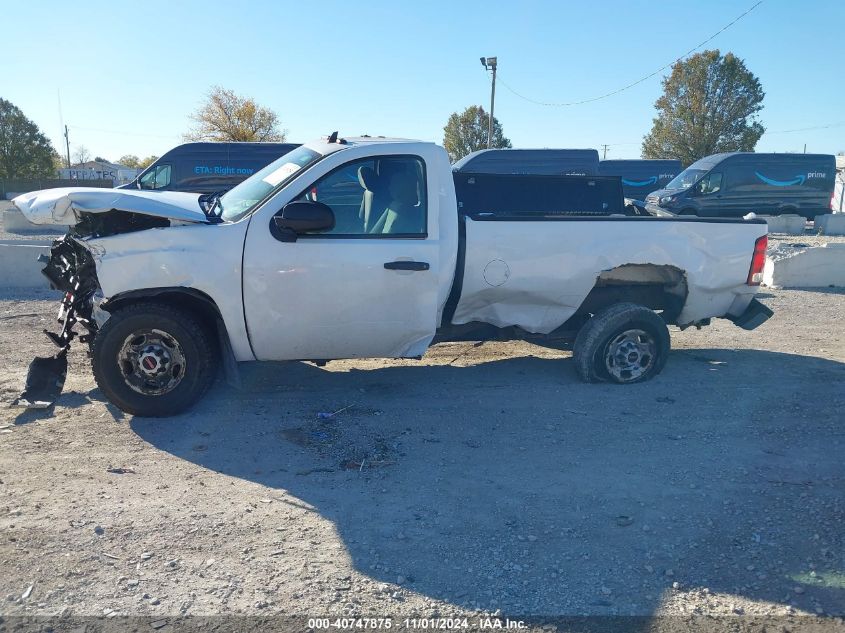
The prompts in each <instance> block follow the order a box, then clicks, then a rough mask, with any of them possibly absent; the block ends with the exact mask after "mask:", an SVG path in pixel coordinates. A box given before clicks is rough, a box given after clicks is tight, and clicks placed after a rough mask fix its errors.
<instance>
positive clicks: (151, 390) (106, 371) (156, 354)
mask: <svg viewBox="0 0 845 633" xmlns="http://www.w3.org/2000/svg"><path fill="white" fill-rule="evenodd" d="M214 359H215V355H214V338H213V335H212V332H210V331H209V329H208V328H207V327H205V325H204V324H203V323H201V322H200V321H198V320H197V319H196V317H194V316H193V315H192V314H190V313H189V312H185V311H183V310H179V309H176V308H173V307H170V306H167V305H165V304H161V303H138V304H134V305H130V306H127V307H125V308H121V309H119V310H116V311H115V312H114V313H113V314H112V315H111V316H110V317H109V319H108V320H107V321H106V322H105V324H104V325H103V327H102V328H100V330H99V331H98V332H97V336H96V338H95V339H94V345H93V350H92V364H93V369H94V379H95V380H96V381H97V386H99V387H100V390H101V391H102V392H103V393H104V394H105V396H106V397H107V398H108V399H109V400H110V401H111V402H113V403H114V404H115V405H117V406H118V407H119V408H120V409H122V410H123V411H126V412H127V413H132V414H134V415H141V416H150V417H163V416H168V415H174V414H176V413H179V412H180V411H183V410H185V409H187V408H188V407H189V406H191V405H192V404H193V403H194V402H196V401H197V400H198V399H199V398H200V396H202V394H203V393H204V392H205V390H206V389H208V387H209V385H210V384H211V382H212V380H213V379H214V374H215V369H216V365H215V362H214Z"/></svg>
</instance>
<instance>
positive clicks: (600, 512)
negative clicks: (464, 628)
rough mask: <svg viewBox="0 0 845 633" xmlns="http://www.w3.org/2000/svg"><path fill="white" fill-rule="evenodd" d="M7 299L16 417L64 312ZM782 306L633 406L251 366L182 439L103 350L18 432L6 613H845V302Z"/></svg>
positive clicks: (199, 411)
mask: <svg viewBox="0 0 845 633" xmlns="http://www.w3.org/2000/svg"><path fill="white" fill-rule="evenodd" d="M0 297H4V298H3V299H2V300H0V358H2V359H3V368H2V370H0V398H2V400H3V401H5V402H9V401H11V399H12V398H13V397H14V396H15V395H16V394H17V392H18V391H19V389H20V388H21V386H22V384H23V381H24V377H25V373H26V367H27V365H28V363H29V361H30V360H31V358H32V357H33V356H34V355H35V354H45V353H49V352H50V349H49V343H48V342H47V340H46V338H45V337H43V335H41V334H40V330H41V328H44V327H51V325H52V320H53V315H54V313H55V309H56V307H57V304H56V302H55V296H54V294H53V293H50V292H47V291H44V292H33V291H28V292H27V293H25V294H20V293H18V294H15V293H14V292H12V291H7V292H5V293H0ZM762 297H763V301H765V302H766V303H767V304H768V305H769V306H770V307H772V308H773V309H774V310H775V317H774V318H773V319H772V320H770V321H769V322H768V323H767V324H765V325H764V326H763V327H761V328H759V329H758V330H756V331H754V332H744V331H742V330H740V329H739V328H736V327H735V326H733V325H731V324H730V323H728V322H722V321H719V322H716V323H715V324H714V325H713V326H711V327H709V328H705V329H703V330H701V331H695V330H693V331H685V332H680V331H678V330H677V329H674V330H673V332H672V342H673V352H672V355H671V357H670V360H669V362H668V365H667V367H666V369H665V370H664V372H663V374H662V375H661V376H658V377H657V378H656V379H655V380H653V381H651V382H648V383H645V384H642V385H632V386H627V387H618V386H611V385H603V384H601V385H587V384H582V383H580V382H578V381H577V380H576V378H575V374H574V371H573V367H572V361H571V359H570V354H569V352H568V351H565V350H558V349H547V348H542V347H537V346H534V345H530V344H525V343H498V342H494V343H483V344H471V343H467V344H464V343H461V344H443V345H439V346H436V347H435V348H433V349H432V350H431V351H430V352H429V353H428V354H427V355H426V356H425V357H424V359H423V360H422V361H419V362H418V361H380V360H364V361H354V362H352V361H338V362H332V363H329V364H328V365H327V366H325V367H322V368H320V367H317V366H315V365H312V364H309V363H291V364H261V365H259V364H255V365H254V366H249V365H246V366H243V381H244V384H243V388H242V389H241V390H235V389H232V388H230V387H228V386H226V385H225V384H224V383H223V382H222V381H221V382H218V383H217V384H216V386H215V388H214V390H213V392H212V393H211V394H210V395H209V396H208V397H207V398H206V399H205V400H204V401H203V402H201V403H200V405H199V406H197V407H196V408H195V409H194V410H193V411H191V412H190V413H187V414H185V415H181V416H178V417H175V418H171V419H163V420H158V419H145V418H137V417H136V418H133V417H131V416H127V415H124V414H122V413H121V412H120V411H119V410H117V409H116V408H114V407H113V406H111V405H108V404H106V403H105V402H104V401H103V398H102V396H101V394H100V393H99V391H98V390H97V389H96V387H95V384H94V382H93V379H92V376H91V372H90V369H89V368H88V364H87V359H86V357H85V354H84V351H83V349H82V346H81V345H79V346H76V348H75V349H74V350H73V351H72V354H71V369H70V375H69V377H68V381H67V384H66V387H65V393H64V394H63V395H62V396H61V398H60V400H59V402H58V404H57V406H56V407H55V409H54V410H52V411H49V412H23V413H21V412H19V411H17V410H13V409H7V408H3V409H0V530H2V532H0V570H2V573H0V599H2V600H3V603H2V604H3V607H2V609H0V613H2V614H3V615H7V616H9V615H11V616H14V615H22V614H30V615H32V614H42V615H56V614H65V615H68V614H73V615H100V616H103V615H106V616H109V615H151V616H173V615H178V614H189V615H210V614H232V613H240V614H253V615H254V614H265V615H266V614H276V613H285V614H309V615H323V614H325V615H341V614H344V615H394V616H397V617H399V616H405V615H410V614H421V615H426V616H436V615H440V616H446V615H450V614H472V613H477V612H484V613H500V614H504V615H510V614H513V615H517V616H526V615H562V614H563V615H581V614H597V615H629V614H634V615H644V616H653V615H661V614H673V615H690V614H708V615H736V614H746V615H757V614H760V615H777V616H785V617H792V618H800V617H802V616H808V617H809V616H816V615H820V614H822V615H826V616H827V615H839V616H842V615H845V536H843V527H842V526H843V520H845V495H844V494H843V491H845V463H843V454H845V446H843V444H845V426H843V415H842V410H843V405H845V293H844V292H843V291H835V290H818V291H797V290H793V291H784V290H779V291H768V292H764V293H762ZM334 412H337V413H335V415H333V416H331V417H328V418H327V419H320V418H319V417H318V413H334ZM24 596H25V597H24ZM839 622H840V623H841V620H840V621H839ZM777 630H779V629H777Z"/></svg>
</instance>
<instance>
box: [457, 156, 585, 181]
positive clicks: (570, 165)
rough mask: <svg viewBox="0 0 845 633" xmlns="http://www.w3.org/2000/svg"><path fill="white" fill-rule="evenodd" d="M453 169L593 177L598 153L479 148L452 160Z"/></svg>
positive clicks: (458, 171) (473, 172)
mask: <svg viewBox="0 0 845 633" xmlns="http://www.w3.org/2000/svg"><path fill="white" fill-rule="evenodd" d="M452 171H454V172H456V173H460V174H501V175H506V174H531V175H533V176H596V175H598V173H599V153H598V152H597V151H596V150H594V149H481V150H478V151H476V152H472V153H471V154H467V155H466V156H464V157H463V158H461V159H460V160H458V161H457V162H455V164H453V165H452Z"/></svg>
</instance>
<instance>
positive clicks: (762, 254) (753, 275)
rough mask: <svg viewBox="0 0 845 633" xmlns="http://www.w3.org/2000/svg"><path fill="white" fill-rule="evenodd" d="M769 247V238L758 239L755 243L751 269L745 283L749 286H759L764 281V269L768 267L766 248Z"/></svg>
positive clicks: (765, 236)
mask: <svg viewBox="0 0 845 633" xmlns="http://www.w3.org/2000/svg"><path fill="white" fill-rule="evenodd" d="M768 245H769V236H768V235H764V236H763V237H758V238H757V241H756V242H754V254H753V255H752V256H751V268H750V269H749V271H748V279H747V280H746V281H745V283H746V284H747V285H749V286H759V285H760V282H762V281H763V267H764V266H765V265H766V248H767V247H768Z"/></svg>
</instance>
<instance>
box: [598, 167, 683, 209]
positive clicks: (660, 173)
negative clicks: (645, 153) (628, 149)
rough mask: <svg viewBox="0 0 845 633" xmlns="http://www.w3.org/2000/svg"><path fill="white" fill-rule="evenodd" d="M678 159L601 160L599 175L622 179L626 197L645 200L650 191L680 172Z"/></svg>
mask: <svg viewBox="0 0 845 633" xmlns="http://www.w3.org/2000/svg"><path fill="white" fill-rule="evenodd" d="M681 171H682V170H681V161H679V160H645V159H643V160H603V161H601V162H600V163H599V175H601V176H616V177H617V178H621V179H622V193H623V195H624V196H625V197H626V198H631V199H633V200H645V197H646V196H647V195H648V194H650V193H651V192H652V191H655V190H657V189H663V187H665V186H666V185H667V184H669V182H671V181H672V180H673V179H674V178H675V176H677V175H678V174H680V173H681Z"/></svg>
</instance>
